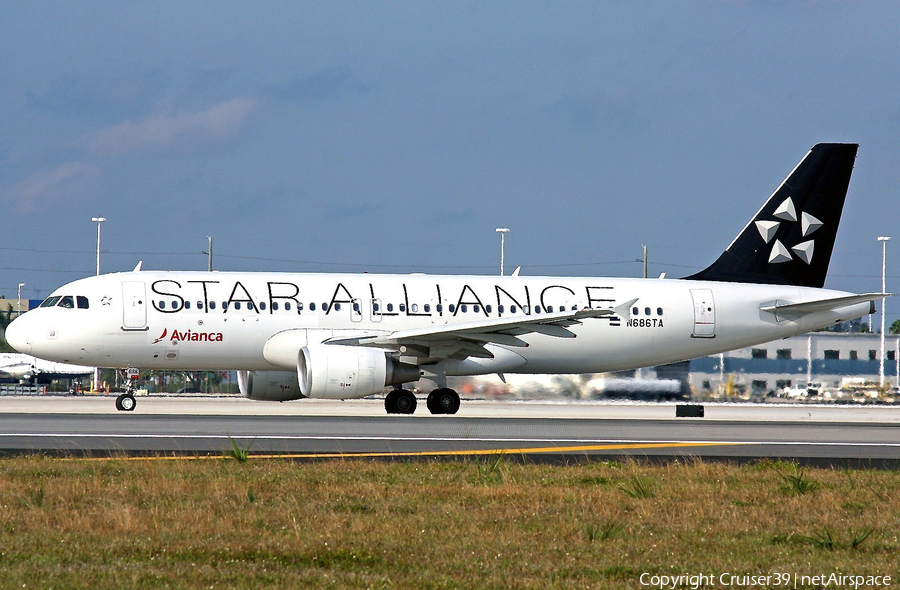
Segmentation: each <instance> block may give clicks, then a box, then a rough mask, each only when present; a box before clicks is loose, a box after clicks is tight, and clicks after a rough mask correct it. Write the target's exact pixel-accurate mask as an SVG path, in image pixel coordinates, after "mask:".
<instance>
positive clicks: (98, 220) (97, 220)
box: [91, 217, 106, 277]
mask: <svg viewBox="0 0 900 590" xmlns="http://www.w3.org/2000/svg"><path fill="white" fill-rule="evenodd" d="M91 221H93V222H94V223H96V224H97V276H98V277H99V276H100V224H101V223H103V222H104V221H106V218H105V217H91Z"/></svg>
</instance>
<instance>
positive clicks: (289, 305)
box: [284, 301, 291, 311]
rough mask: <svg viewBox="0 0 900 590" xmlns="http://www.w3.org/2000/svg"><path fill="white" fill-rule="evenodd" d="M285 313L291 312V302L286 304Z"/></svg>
mask: <svg viewBox="0 0 900 590" xmlns="http://www.w3.org/2000/svg"><path fill="white" fill-rule="evenodd" d="M284 311H291V302H290V301H285V302H284Z"/></svg>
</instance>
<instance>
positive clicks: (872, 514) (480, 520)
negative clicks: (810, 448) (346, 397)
mask: <svg viewBox="0 0 900 590" xmlns="http://www.w3.org/2000/svg"><path fill="white" fill-rule="evenodd" d="M238 454H239V453H238ZM898 484H900V472H896V471H875V470H871V471H869V470H862V471H850V470H820V469H805V470H800V469H799V468H797V467H796V466H794V465H791V464H784V463H771V462H762V463H759V464H756V465H748V466H736V465H730V464H718V463H701V462H689V463H687V464H678V463H676V464H670V465H662V466H661V465H646V464H642V463H636V462H628V463H622V464H620V463H617V462H608V463H585V464H578V465H569V466H552V465H534V464H522V463H520V462H517V461H513V460H510V459H507V458H505V457H503V456H499V457H493V458H483V459H481V460H470V459H467V460H459V461H428V460H423V461H411V462H383V461H361V460H359V461H357V460H335V461H323V462H312V463H292V462H288V461H281V460H263V459H252V457H251V459H250V460H248V461H241V460H236V459H235V458H233V457H229V458H224V457H223V458H215V459H206V460H189V459H178V460H167V459H155V460H127V459H103V460H90V459H51V458H46V457H39V456H38V457H20V458H8V459H2V460H0V587H4V588H23V587H26V588H155V587H172V588H183V587H191V588H193V587H196V588H259V587H263V586H266V587H284V588H304V587H310V588H602V587H609V588H617V587H641V585H640V582H639V579H640V576H641V574H642V573H648V574H666V575H678V574H685V573H687V574H699V573H704V574H712V575H717V576H718V575H719V574H721V573H725V572H731V573H738V574H750V575H765V574H770V573H776V572H785V573H790V574H798V575H817V574H823V573H824V574H829V573H832V572H839V573H843V574H858V575H875V574H880V575H892V576H894V582H895V583H896V580H897V578H898V577H900V540H898V534H900V533H898V530H900V501H898V492H897V489H898ZM682 587H689V586H682Z"/></svg>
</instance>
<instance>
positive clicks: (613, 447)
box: [68, 442, 751, 461]
mask: <svg viewBox="0 0 900 590" xmlns="http://www.w3.org/2000/svg"><path fill="white" fill-rule="evenodd" d="M744 444H751V443H741V442H721V443H720V442H674V443H629V444H620V443H617V444H603V445H574V446H565V447H563V446H550V447H524V448H513V449H509V448H500V449H462V450H456V451H409V452H390V451H382V452H374V453H261V454H254V453H253V452H252V450H249V451H247V459H360V458H376V457H454V456H457V457H472V456H480V455H527V454H538V453H584V452H588V451H625V450H635V449H674V448H690V447H725V446H734V445H744ZM223 455H224V456H225V457H226V458H227V457H231V456H232V454H231V451H230V450H227V449H226V450H224V451H223ZM223 455H164V456H156V457H85V458H69V459H68V460H73V461H108V460H109V459H123V460H126V461H173V460H182V459H188V460H197V459H221V458H222V456H223Z"/></svg>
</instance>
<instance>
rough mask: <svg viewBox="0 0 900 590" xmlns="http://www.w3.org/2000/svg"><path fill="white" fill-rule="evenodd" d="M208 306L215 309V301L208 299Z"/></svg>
mask: <svg viewBox="0 0 900 590" xmlns="http://www.w3.org/2000/svg"><path fill="white" fill-rule="evenodd" d="M209 308H210V309H215V308H216V302H215V301H210V302H209Z"/></svg>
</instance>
